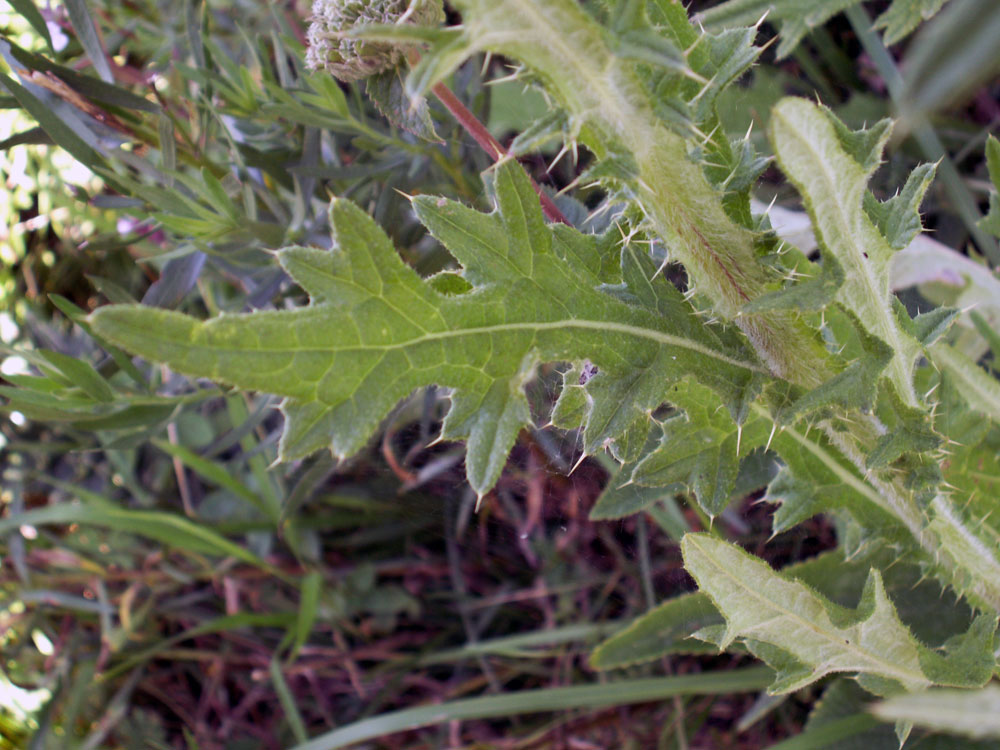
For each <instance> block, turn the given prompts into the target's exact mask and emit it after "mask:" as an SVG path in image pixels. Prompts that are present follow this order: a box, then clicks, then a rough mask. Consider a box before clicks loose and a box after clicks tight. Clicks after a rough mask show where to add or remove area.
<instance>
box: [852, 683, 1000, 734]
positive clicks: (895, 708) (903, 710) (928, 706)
mask: <svg viewBox="0 0 1000 750" xmlns="http://www.w3.org/2000/svg"><path fill="white" fill-rule="evenodd" d="M871 712H872V713H873V714H875V715H876V716H877V717H878V718H880V719H882V720H883V721H909V722H912V723H913V724H914V726H918V727H923V728H925V729H931V730H933V731H936V732H948V733H950V734H958V735H963V736H965V737H972V738H974V739H984V738H988V737H993V738H997V739H1000V686H997V685H996V684H991V685H987V686H986V687H984V688H982V689H981V690H928V691H926V692H923V693H914V694H912V695H897V696H895V697H893V698H890V699H889V700H887V701H882V702H881V703H876V704H875V705H874V706H872V707H871Z"/></svg>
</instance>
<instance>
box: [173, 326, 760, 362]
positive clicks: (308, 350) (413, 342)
mask: <svg viewBox="0 0 1000 750" xmlns="http://www.w3.org/2000/svg"><path fill="white" fill-rule="evenodd" d="M203 325H204V324H203ZM560 328H580V329H583V330H594V331H605V332H606V331H612V332H616V333H622V334H625V335H629V336H635V337H636V338H642V339H648V340H650V341H655V342H656V343H658V344H663V345H665V346H674V347H678V348H683V349H688V350H690V351H693V352H697V353H699V354H702V355H704V356H706V357H711V358H713V359H716V360H718V361H720V362H724V363H725V364H728V365H732V366H733V367H739V368H741V369H744V370H748V371H750V372H755V373H759V374H762V375H770V372H768V371H767V370H766V369H765V368H763V367H761V366H759V365H757V364H754V363H752V362H744V361H742V360H738V359H735V358H733V357H729V356H727V355H725V354H721V353H720V352H717V351H715V350H714V349H712V348H710V347H708V346H705V345H703V344H699V343H697V342H694V341H691V340H690V339H686V338H683V337H680V336H674V335H671V334H669V333H661V332H660V331H656V330H653V329H649V328H641V327H639V326H633V325H628V324H626V323H615V322H612V321H606V320H585V319H580V318H571V319H566V320H553V321H548V322H537V323H502V324H497V325H491V326H481V327H478V328H460V329H455V330H450V331H438V332H430V333H426V334H424V335H423V336H418V337H415V338H412V339H408V340H406V341H400V342H395V343H389V344H352V345H350V346H340V347H316V346H314V347H305V346H300V345H296V344H294V343H290V344H289V345H288V347H287V348H278V347H273V346H271V347H256V348H252V347H245V346H206V345H200V344H198V343H197V342H191V343H190V347H191V348H192V349H200V350H203V351H212V352H247V351H252V352H255V353H258V354H315V353H319V352H344V351H392V350H394V349H405V348H408V347H411V346H417V345H419V344H423V343H428V342H432V341H439V340H443V339H450V338H460V337H462V336H480V335H484V334H490V333H507V332H511V331H548V330H555V329H560Z"/></svg>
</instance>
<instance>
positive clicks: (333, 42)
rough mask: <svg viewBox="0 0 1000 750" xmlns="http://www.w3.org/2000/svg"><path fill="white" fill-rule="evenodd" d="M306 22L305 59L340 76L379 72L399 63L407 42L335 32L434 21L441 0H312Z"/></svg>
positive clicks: (440, 9) (440, 13) (441, 14)
mask: <svg viewBox="0 0 1000 750" xmlns="http://www.w3.org/2000/svg"><path fill="white" fill-rule="evenodd" d="M311 20H312V23H311V24H310V26H309V32H308V40H309V49H308V51H307V52H306V64H307V65H308V66H309V67H310V68H312V69H313V70H320V69H322V70H327V71H329V72H330V73H332V74H333V75H334V76H336V77H337V78H339V79H340V80H342V81H355V80H357V79H359V78H367V77H368V76H372V75H375V74H376V73H381V72H383V71H385V70H389V69H390V68H395V67H397V66H398V65H400V64H402V62H403V60H404V58H405V56H406V49H407V45H405V44H404V45H400V44H392V43H389V42H374V41H369V40H367V39H345V38H343V37H341V36H339V34H341V33H342V32H345V31H349V30H350V29H352V28H355V27H357V26H365V25H369V24H395V23H412V24H416V25H420V26H439V25H440V24H442V23H443V22H444V6H443V3H442V0H316V1H315V2H314V3H313V9H312V19H311Z"/></svg>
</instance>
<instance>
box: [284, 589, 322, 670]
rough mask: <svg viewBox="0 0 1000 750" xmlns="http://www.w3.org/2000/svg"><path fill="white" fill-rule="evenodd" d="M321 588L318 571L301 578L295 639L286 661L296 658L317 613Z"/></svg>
mask: <svg viewBox="0 0 1000 750" xmlns="http://www.w3.org/2000/svg"><path fill="white" fill-rule="evenodd" d="M322 588H323V575H322V574H321V573H320V572H319V571H315V570H314V571H311V572H309V573H307V574H306V576H305V577H304V578H303V579H302V585H301V586H300V587H299V597H300V599H299V612H298V618H297V619H296V621H295V640H294V641H292V648H291V650H290V651H289V654H288V661H289V662H292V661H295V659H296V658H298V654H299V651H300V650H301V649H302V646H304V645H305V642H306V640H307V639H308V638H309V634H310V633H312V629H313V625H315V624H316V617H317V615H318V614H319V611H318V610H319V597H320V592H321V591H322Z"/></svg>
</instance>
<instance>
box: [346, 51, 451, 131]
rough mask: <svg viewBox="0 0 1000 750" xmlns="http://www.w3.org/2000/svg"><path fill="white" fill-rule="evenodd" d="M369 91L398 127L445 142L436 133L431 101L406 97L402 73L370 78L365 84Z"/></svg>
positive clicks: (381, 110)
mask: <svg viewBox="0 0 1000 750" xmlns="http://www.w3.org/2000/svg"><path fill="white" fill-rule="evenodd" d="M365 91H366V92H367V93H368V96H369V97H370V98H371V100H372V102H374V103H375V106H376V107H378V109H379V111H380V112H381V113H382V114H383V115H385V117H386V119H387V120H389V122H391V123H392V124H393V125H395V126H396V127H398V128H402V129H403V130H406V131H407V132H410V133H413V134H414V135H417V136H420V137H421V138H423V139H424V140H426V141H432V142H434V143H443V142H444V141H442V140H441V136H439V135H438V134H437V132H436V131H435V130H434V123H433V121H432V120H431V113H430V110H429V109H428V108H427V100H426V99H424V98H423V97H422V96H420V97H416V98H412V97H410V96H409V95H408V94H407V93H406V87H405V84H404V80H403V73H402V72H401V71H400V70H399V69H397V68H391V69H389V70H387V71H384V72H382V73H379V74H377V75H374V76H371V77H369V78H368V80H367V81H366V82H365Z"/></svg>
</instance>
